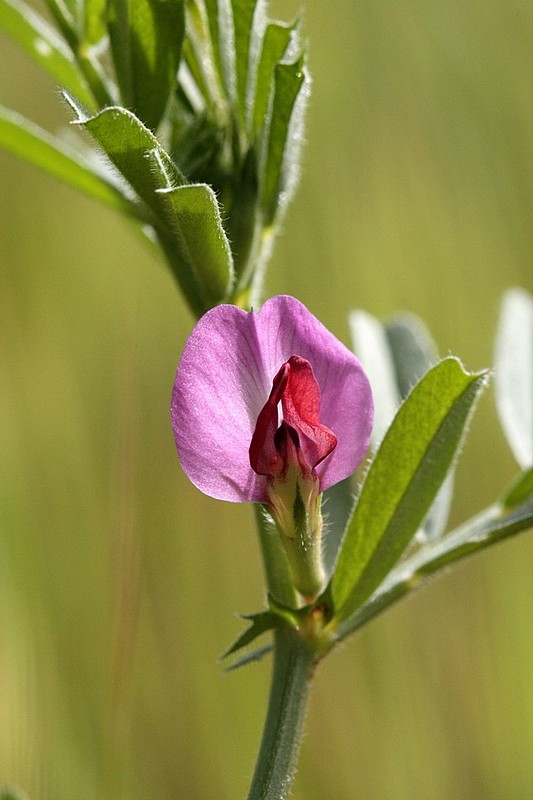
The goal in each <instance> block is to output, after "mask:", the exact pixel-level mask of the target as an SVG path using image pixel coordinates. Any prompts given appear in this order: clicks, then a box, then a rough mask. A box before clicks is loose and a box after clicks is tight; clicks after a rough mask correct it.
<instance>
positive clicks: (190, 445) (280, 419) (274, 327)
mask: <svg viewBox="0 0 533 800" xmlns="http://www.w3.org/2000/svg"><path fill="white" fill-rule="evenodd" d="M171 410H172V426H173V429H174V436H175V438H176V446H177V448H178V454H179V457H180V460H181V464H182V466H183V469H184V471H185V472H186V474H187V475H188V477H189V478H190V480H191V481H192V482H193V483H194V485H195V486H197V487H198V488H199V489H200V490H201V491H202V492H204V493H205V494H208V495H210V496H211V497H216V498H218V499H220V500H229V501H232V502H257V503H269V502H271V497H270V494H269V492H270V490H271V488H272V485H273V483H275V482H279V481H284V480H285V479H287V475H289V474H290V475H293V474H294V473H295V472H296V473H298V475H299V476H300V477H301V478H302V479H304V480H311V481H313V483H314V484H316V485H317V488H318V491H319V492H322V491H324V489H327V488H328V487H329V486H332V485H333V484H335V483H337V482H338V481H341V480H342V479H343V478H346V477H348V476H349V475H351V474H352V473H353V472H354V471H355V469H356V468H357V467H358V465H359V464H360V463H361V461H362V459H363V458H364V455H365V453H366V450H367V448H368V443H369V439H370V432H371V429H372V418H373V404H372V394H371V390H370V385H369V382H368V379H367V377H366V375H365V373H364V371H363V368H362V367H361V364H360V363H359V361H358V360H357V359H356V357H355V356H354V355H353V353H351V352H350V351H349V350H348V349H347V348H346V347H345V346H344V345H343V344H341V342H339V341H338V339H336V338H335V336H333V334H332V333H330V332H329V331H328V330H327V329H326V328H325V327H324V326H323V325H322V323H321V322H319V321H318V320H317V319H316V317H314V316H313V315H312V314H311V313H310V312H309V311H308V310H307V308H306V307H305V306H304V305H302V303H300V302H299V301H298V300H296V299H295V298H294V297H287V296H283V295H280V296H278V297H273V298H272V299H270V300H268V301H267V302H266V303H265V304H264V306H263V307H262V308H261V310H260V311H258V312H251V313H248V312H246V311H243V310H242V309H239V308H237V307H236V306H231V305H222V306H217V307H215V308H213V309H211V311H208V312H207V313H206V314H205V315H204V316H203V317H202V318H201V319H200V321H199V322H198V324H197V325H196V327H195V328H194V330H193V331H192V333H191V335H190V337H189V339H188V341H187V343H186V345H185V349H184V352H183V355H182V357H181V361H180V363H179V366H178V370H177V373H176V380H175V383H174V389H173V392H172V408H171Z"/></svg>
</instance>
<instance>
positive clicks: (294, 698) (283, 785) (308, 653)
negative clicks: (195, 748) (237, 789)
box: [248, 628, 317, 800]
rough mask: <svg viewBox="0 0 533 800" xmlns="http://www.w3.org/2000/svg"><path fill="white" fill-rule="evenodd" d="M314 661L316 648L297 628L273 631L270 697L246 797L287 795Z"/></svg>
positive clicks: (273, 799) (277, 799)
mask: <svg viewBox="0 0 533 800" xmlns="http://www.w3.org/2000/svg"><path fill="white" fill-rule="evenodd" d="M316 660H317V658H316V651H314V650H313V647H312V645H310V643H309V642H306V641H305V639H303V638H302V637H301V636H300V634H299V633H298V632H297V631H295V630H293V629H292V628H280V629H278V630H277V631H276V632H275V634H274V665H273V669H272V685H271V688H270V700H269V705H268V712H267V718H266V722H265V728H264V731H263V740H262V742H261V749H260V751H259V756H258V758H257V765H256V768H255V774H254V777H253V781H252V786H251V788H250V793H249V795H248V800H284V798H286V797H288V794H289V791H290V788H291V784H292V780H293V777H294V773H295V770H296V761H297V758H298V753H299V750H300V744H301V739H302V728H303V722H304V718H305V712H306V706H307V699H308V697H309V690H310V687H311V679H312V677H313V673H314V670H315V666H316Z"/></svg>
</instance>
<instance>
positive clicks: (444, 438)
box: [324, 358, 486, 621]
mask: <svg viewBox="0 0 533 800" xmlns="http://www.w3.org/2000/svg"><path fill="white" fill-rule="evenodd" d="M485 384H486V373H478V374H472V373H468V372H466V371H465V370H464V368H463V367H462V365H461V363H460V361H459V360H458V359H455V358H446V359H444V360H443V361H441V362H440V363H439V364H437V366H435V367H433V369H431V370H430V371H429V372H428V373H427V374H426V375H425V376H424V377H423V378H422V380H421V381H420V382H419V383H418V384H417V385H416V386H415V388H414V389H413V391H412V392H411V394H410V395H409V397H408V398H407V399H406V400H405V402H404V403H403V405H402V406H401V407H400V410H399V411H398V414H397V415H396V417H395V419H394V421H393V423H392V425H391V426H390V428H389V430H388V432H387V434H386V436H385V438H384V440H383V442H382V444H381V446H380V448H379V450H378V452H377V454H376V456H375V458H374V461H373V462H372V464H371V466H370V468H369V470H368V473H367V475H366V478H365V481H364V484H363V488H362V490H361V494H360V496H359V499H358V502H357V505H356V507H355V512H354V515H353V517H352V520H351V522H350V524H349V526H348V529H347V532H346V536H345V539H344V542H343V545H342V547H341V550H340V554H339V558H338V561H337V565H336V569H335V571H334V574H333V577H332V579H331V582H330V585H329V587H328V589H327V590H326V593H325V596H324V601H325V602H326V604H327V605H329V604H332V605H333V608H334V613H335V616H336V618H337V619H338V620H341V621H342V620H343V619H346V618H347V617H349V616H351V615H352V614H353V613H354V611H355V610H356V609H357V608H358V607H359V606H360V605H361V604H362V603H364V602H365V600H366V599H367V598H368V597H369V596H370V595H371V594H372V593H373V592H374V591H375V589H376V588H377V587H378V586H379V584H380V583H381V582H382V581H383V580H384V578H385V577H386V575H387V574H388V572H389V571H390V570H391V569H392V567H393V566H394V564H395V563H396V562H397V561H398V559H399V558H400V557H401V555H402V553H403V552H404V550H405V548H406V547H407V545H408V544H409V542H410V541H411V539H412V538H413V536H414V535H415V533H416V532H417V530H418V529H419V527H420V525H421V524H422V522H423V521H424V517H425V516H426V514H427V513H428V510H429V508H430V507H431V504H432V502H433V500H434V498H435V495H436V494H437V492H438V490H439V488H440V487H441V485H442V483H443V481H444V479H445V478H446V475H447V474H448V471H449V469H450V467H451V466H452V464H453V462H454V460H455V458H456V455H457V453H458V451H459V449H460V445H461V442H462V440H463V437H464V434H465V431H466V428H467V425H468V422H469V419H470V416H471V413H472V411H473V408H474V404H475V401H476V399H477V397H478V395H479V393H480V392H481V390H482V389H483V388H484V386H485Z"/></svg>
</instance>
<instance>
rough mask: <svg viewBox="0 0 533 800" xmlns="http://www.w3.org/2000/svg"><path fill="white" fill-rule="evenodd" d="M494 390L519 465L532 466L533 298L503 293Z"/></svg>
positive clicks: (518, 292)
mask: <svg viewBox="0 0 533 800" xmlns="http://www.w3.org/2000/svg"><path fill="white" fill-rule="evenodd" d="M495 365H496V369H495V376H494V380H495V391H496V402H497V406H498V412H499V415H500V420H501V423H502V426H503V430H504V431H505V435H506V436H507V440H508V442H509V445H510V447H511V450H512V451H513V453H514V456H515V458H516V460H517V461H518V463H519V464H520V466H521V467H522V468H523V469H525V468H527V467H531V466H533V298H532V297H531V295H530V294H528V292H526V291H524V290H523V289H510V290H509V291H508V292H506V294H505V295H504V298H503V302H502V310H501V315H500V325H499V329H498V334H497V337H496V354H495Z"/></svg>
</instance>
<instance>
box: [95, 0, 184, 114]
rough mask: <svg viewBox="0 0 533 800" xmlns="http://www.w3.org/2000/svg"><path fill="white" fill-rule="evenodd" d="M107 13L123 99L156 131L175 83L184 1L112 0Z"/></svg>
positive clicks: (179, 54)
mask: <svg viewBox="0 0 533 800" xmlns="http://www.w3.org/2000/svg"><path fill="white" fill-rule="evenodd" d="M107 17H108V30H109V37H110V41H111V52H112V55H113V62H114V65H115V73H116V77H117V82H118V85H119V87H120V92H121V97H122V101H123V103H124V105H125V106H127V107H128V108H129V109H130V110H131V111H133V112H134V113H135V115H136V116H137V117H139V119H141V120H142V121H143V123H144V124H145V125H146V126H147V127H148V128H150V129H152V130H155V129H156V128H157V126H158V125H159V123H160V122H161V119H162V118H163V114H164V112H165V109H166V107H167V103H168V101H169V97H170V95H171V94H172V93H173V91H174V90H175V88H176V81H177V78H176V76H177V72H178V66H179V62H180V58H181V45H182V41H183V36H184V32H185V11H184V0H164V2H162V1H161V0H108V4H107Z"/></svg>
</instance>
